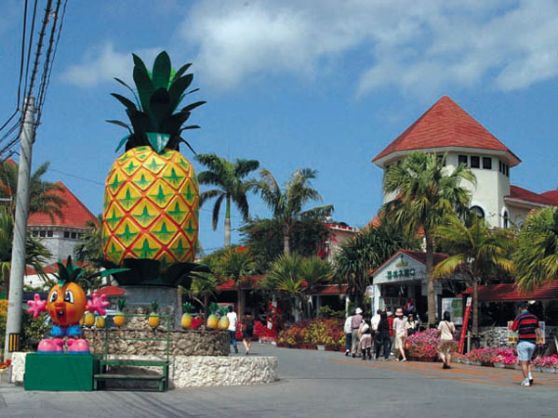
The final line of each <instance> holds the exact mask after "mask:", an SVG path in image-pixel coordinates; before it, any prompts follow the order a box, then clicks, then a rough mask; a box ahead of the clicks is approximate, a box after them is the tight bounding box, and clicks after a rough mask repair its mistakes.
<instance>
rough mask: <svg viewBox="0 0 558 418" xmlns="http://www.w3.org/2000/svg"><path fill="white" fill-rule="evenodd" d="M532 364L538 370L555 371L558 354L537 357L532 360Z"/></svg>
mask: <svg viewBox="0 0 558 418" xmlns="http://www.w3.org/2000/svg"><path fill="white" fill-rule="evenodd" d="M532 364H533V367H535V368H536V369H537V370H538V371H541V372H542V371H544V372H547V373H556V372H557V369H558V355H556V354H553V355H551V356H542V357H537V358H536V359H534V360H533V362H532Z"/></svg>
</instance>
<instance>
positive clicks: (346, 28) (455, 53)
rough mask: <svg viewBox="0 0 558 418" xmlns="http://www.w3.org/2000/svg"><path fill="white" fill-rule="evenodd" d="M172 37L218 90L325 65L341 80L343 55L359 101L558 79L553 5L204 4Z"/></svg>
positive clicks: (467, 0)
mask: <svg viewBox="0 0 558 418" xmlns="http://www.w3.org/2000/svg"><path fill="white" fill-rule="evenodd" d="M180 36H181V37H182V38H183V39H184V40H186V41H187V42H189V43H190V44H191V45H193V46H195V47H197V48H198V57H197V58H196V60H195V62H196V64H197V66H198V69H199V71H200V72H201V73H202V74H204V78H206V79H208V81H209V82H211V83H212V84H213V85H215V86H216V87H220V88H230V87H235V86H238V85H240V84H243V83H244V82H245V80H247V79H249V78H250V77H253V76H259V75H262V74H268V73H272V74H273V73H283V72H286V73H291V74H295V75H302V76H312V75H313V74H315V73H317V72H318V71H319V70H320V68H321V67H322V66H323V65H324V63H325V62H330V61H331V60H332V59H333V61H334V64H335V65H336V68H337V69H338V70H340V71H343V66H344V65H345V63H344V61H343V58H344V56H345V54H347V53H348V52H350V53H351V54H354V53H355V52H356V53H357V55H358V56H359V57H360V58H359V62H360V63H362V62H363V61H364V62H367V63H368V64H367V66H366V65H365V68H364V69H363V71H362V74H361V76H360V78H359V79H358V80H357V81H356V86H355V88H356V92H357V94H359V95H363V94H367V93H369V92H370V91H371V90H374V89H377V88H382V87H385V86H390V85H392V86H396V87H398V88H399V89H401V90H404V91H411V92H414V93H423V92H430V94H435V93H438V92H439V91H441V90H443V89H444V88H446V87H447V86H452V85H456V86H464V87H468V86H472V85H475V84H477V83H479V82H482V81H485V80H486V81H488V82H489V83H491V84H493V85H494V86H495V87H496V88H498V89H501V90H514V89H521V88H525V87H528V86H530V85H532V84H533V83H536V82H539V81H543V80H547V79H550V78H553V77H556V76H557V75H558V65H557V64H558V54H557V49H556V45H558V2H557V1H555V0H536V1H532V0H516V1H512V0H493V1H485V0H452V1H451V2H448V1H447V0H421V1H420V2H417V1H416V0H345V1H339V0H320V1H311V0H282V1H273V0H253V1H242V0H238V1H235V0H215V1H204V2H199V3H197V4H196V5H195V6H194V7H193V8H192V9H191V10H190V11H189V15H188V17H187V18H186V19H185V21H184V22H183V24H182V26H181V29H180ZM361 65H362V64H361ZM366 67H367V68H366Z"/></svg>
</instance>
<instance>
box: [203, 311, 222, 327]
mask: <svg viewBox="0 0 558 418" xmlns="http://www.w3.org/2000/svg"><path fill="white" fill-rule="evenodd" d="M206 326H207V328H209V329H217V327H218V326H219V318H218V317H217V315H213V314H211V315H209V316H208V317H207V323H206Z"/></svg>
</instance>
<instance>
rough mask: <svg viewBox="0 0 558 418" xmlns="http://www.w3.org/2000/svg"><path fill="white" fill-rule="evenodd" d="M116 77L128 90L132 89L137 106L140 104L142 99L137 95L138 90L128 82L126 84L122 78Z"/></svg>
mask: <svg viewBox="0 0 558 418" xmlns="http://www.w3.org/2000/svg"><path fill="white" fill-rule="evenodd" d="M114 79H115V80H116V81H117V82H118V83H120V84H122V85H123V86H124V87H126V88H127V89H128V90H130V92H131V93H132V96H134V99H135V101H136V104H137V106H138V107H139V106H140V101H139V99H138V96H137V95H136V92H135V91H134V89H132V88H131V87H130V86H129V85H128V84H126V83H125V82H124V81H122V80H121V79H119V78H118V77H114Z"/></svg>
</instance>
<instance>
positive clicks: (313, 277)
mask: <svg viewBox="0 0 558 418" xmlns="http://www.w3.org/2000/svg"><path fill="white" fill-rule="evenodd" d="M300 267H301V268H300V274H301V275H302V278H303V279H304V281H305V283H306V288H305V292H306V294H307V295H312V294H315V293H316V291H317V289H318V287H319V286H320V285H324V284H328V283H330V282H331V281H332V280H333V278H334V277H335V271H334V269H333V266H332V265H331V263H330V262H329V261H327V260H322V259H321V258H319V257H316V256H313V257H304V258H303V259H302V265H301V266H300ZM306 308H307V311H306V315H307V316H308V317H311V316H312V315H311V312H310V305H308V304H307V305H306Z"/></svg>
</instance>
